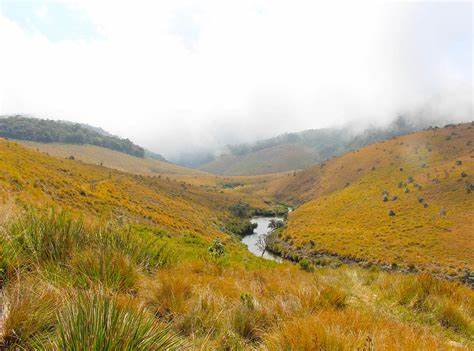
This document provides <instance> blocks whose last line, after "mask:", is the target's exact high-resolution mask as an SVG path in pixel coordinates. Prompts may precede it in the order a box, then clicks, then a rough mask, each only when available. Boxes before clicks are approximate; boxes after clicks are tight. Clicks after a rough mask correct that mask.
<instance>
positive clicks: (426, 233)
mask: <svg viewBox="0 0 474 351" xmlns="http://www.w3.org/2000/svg"><path fill="white" fill-rule="evenodd" d="M473 141H474V124H472V123H469V124H462V125H458V126H450V127H446V128H442V129H437V128H436V129H431V130H426V131H423V132H419V133H414V134H410V135H407V136H402V137H398V138H395V139H391V140H388V141H386V142H380V143H376V144H373V145H370V146H367V147H365V148H362V149H360V150H357V151H354V152H350V153H347V154H345V155H343V156H341V157H338V158H334V159H331V160H329V161H328V162H326V163H324V164H321V165H318V166H314V167H312V168H310V169H308V170H305V171H302V172H298V173H297V174H296V175H295V176H293V177H287V178H283V180H279V182H280V183H278V184H277V185H275V184H274V187H276V189H277V190H276V191H275V192H276V196H277V197H278V198H280V199H281V200H284V201H289V202H293V203H303V204H302V205H301V206H300V207H299V208H298V209H297V210H296V211H294V212H293V213H292V214H291V216H290V219H289V222H288V227H287V229H286V230H285V232H284V234H283V235H284V238H285V243H284V245H283V243H282V245H283V246H285V247H287V249H290V250H299V251H305V250H306V251H307V253H308V254H309V255H313V254H317V253H330V254H337V255H341V256H345V257H351V258H353V259H362V260H367V261H370V262H379V263H387V264H397V265H402V266H405V267H407V266H409V265H414V266H415V267H416V268H417V269H421V270H429V271H432V272H441V273H443V274H448V275H454V276H461V275H463V274H464V273H465V272H466V271H473V270H474V255H473V254H472V253H473V252H474V221H473V218H474V199H473V196H474V177H473V175H474V145H473ZM391 211H393V212H391Z"/></svg>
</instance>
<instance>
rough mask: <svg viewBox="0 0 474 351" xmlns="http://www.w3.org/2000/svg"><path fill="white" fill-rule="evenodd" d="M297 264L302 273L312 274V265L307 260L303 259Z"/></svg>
mask: <svg viewBox="0 0 474 351" xmlns="http://www.w3.org/2000/svg"><path fill="white" fill-rule="evenodd" d="M298 264H299V266H300V269H302V270H303V271H306V272H314V265H313V264H312V263H311V262H310V260H308V259H307V258H303V259H302V260H301V261H300V262H299V263H298Z"/></svg>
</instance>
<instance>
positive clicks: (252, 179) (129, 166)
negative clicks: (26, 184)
mask: <svg viewBox="0 0 474 351" xmlns="http://www.w3.org/2000/svg"><path fill="white" fill-rule="evenodd" d="M16 142H18V143H19V144H22V145H25V146H27V147H29V148H31V149H34V150H36V151H40V152H43V153H46V154H47V155H51V156H55V157H59V158H64V159H66V158H69V157H70V156H73V157H74V158H75V159H76V160H80V161H82V162H84V163H89V164H92V165H102V166H104V167H107V168H112V169H117V170H119V171H123V172H127V173H131V174H138V175H145V176H152V177H162V178H163V177H164V178H168V179H174V180H177V181H179V182H184V183H186V184H191V185H196V186H200V187H203V188H205V187H207V188H209V189H215V188H217V189H219V191H223V192H227V193H229V192H230V193H232V192H241V193H243V194H248V195H249V196H251V197H255V195H254V194H257V195H258V196H260V197H265V198H266V199H271V196H270V193H271V192H270V191H267V189H265V187H266V185H267V184H271V183H272V182H274V181H275V180H276V179H279V178H281V177H283V176H286V175H287V174H288V173H287V172H286V173H272V174H262V175H254V176H222V175H214V174H209V173H206V172H204V171H200V170H196V169H192V168H186V167H182V166H178V165H175V164H172V163H168V162H163V161H159V160H154V159H151V158H139V157H134V156H131V155H128V154H125V153H122V152H118V151H114V150H110V149H106V148H102V147H99V146H95V145H74V144H62V143H39V142H32V141H23V140H17V141H16ZM228 185H230V186H231V187H229V188H228V187H227V186H228Z"/></svg>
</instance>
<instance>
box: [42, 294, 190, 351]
mask: <svg viewBox="0 0 474 351" xmlns="http://www.w3.org/2000/svg"><path fill="white" fill-rule="evenodd" d="M57 323H58V325H57V328H56V331H55V333H54V334H53V336H52V337H51V338H50V340H49V341H48V342H41V343H40V344H39V345H37V347H38V349H40V350H58V351H59V350H62V351H79V350H88V351H132V350H133V351H141V350H143V351H154V350H169V351H172V350H182V349H183V348H184V344H183V341H182V339H181V338H180V337H179V336H177V334H175V333H174V332H172V331H171V329H170V327H169V326H167V325H164V324H161V323H159V322H157V320H156V319H155V318H154V317H153V315H150V314H148V313H147V312H146V311H145V310H144V309H143V308H140V307H135V306H133V305H132V303H130V302H128V303H124V304H121V303H120V302H119V301H118V300H117V299H116V298H114V297H109V296H106V295H104V294H102V293H95V292H89V293H81V294H78V295H75V296H74V297H73V298H72V300H71V301H70V303H69V304H68V306H67V307H66V308H65V309H64V310H63V311H62V312H60V313H59V315H58V321H57Z"/></svg>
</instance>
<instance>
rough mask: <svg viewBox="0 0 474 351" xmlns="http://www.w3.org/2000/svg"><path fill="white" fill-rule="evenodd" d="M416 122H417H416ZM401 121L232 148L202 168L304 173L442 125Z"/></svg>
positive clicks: (227, 171) (225, 171)
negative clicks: (363, 149) (360, 150)
mask: <svg viewBox="0 0 474 351" xmlns="http://www.w3.org/2000/svg"><path fill="white" fill-rule="evenodd" d="M413 120H415V119H413ZM416 121H417V122H413V121H410V120H409V119H407V118H404V117H399V118H398V119H396V120H395V121H393V122H392V123H391V124H389V125H388V126H386V127H370V128H367V129H365V130H363V131H362V132H358V131H355V130H354V128H353V127H351V126H345V127H342V128H328V129H311V130H305V131H302V132H299V133H287V134H283V135H279V136H277V137H274V138H270V139H266V140H260V141H257V142H256V143H253V144H241V145H230V146H228V149H229V152H228V153H225V154H223V155H221V156H219V157H217V158H216V159H214V160H212V161H210V162H208V163H206V164H204V165H201V166H200V167H199V168H200V169H202V170H204V171H207V172H211V173H217V174H225V175H256V174H264V173H275V172H285V171H291V170H298V169H304V168H307V167H309V166H310V165H313V164H315V163H318V162H322V161H324V160H326V159H328V158H331V157H333V156H337V155H342V154H343V153H345V152H348V151H350V150H355V149H358V148H360V147H362V146H365V145H368V144H370V143H373V142H376V141H380V140H386V139H389V138H392V137H394V136H399V135H404V134H407V133H411V132H414V131H417V130H421V129H423V128H425V127H427V126H429V125H436V124H438V123H439V122H438V121H427V120H426V121H425V120H418V119H416Z"/></svg>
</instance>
